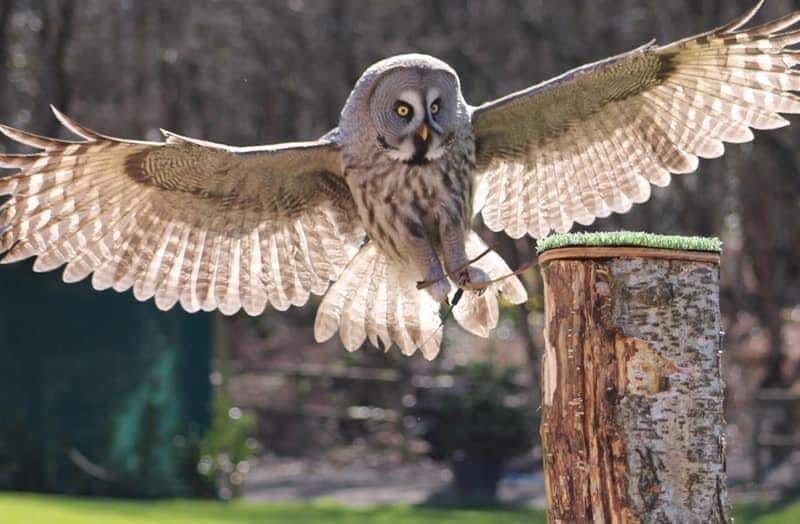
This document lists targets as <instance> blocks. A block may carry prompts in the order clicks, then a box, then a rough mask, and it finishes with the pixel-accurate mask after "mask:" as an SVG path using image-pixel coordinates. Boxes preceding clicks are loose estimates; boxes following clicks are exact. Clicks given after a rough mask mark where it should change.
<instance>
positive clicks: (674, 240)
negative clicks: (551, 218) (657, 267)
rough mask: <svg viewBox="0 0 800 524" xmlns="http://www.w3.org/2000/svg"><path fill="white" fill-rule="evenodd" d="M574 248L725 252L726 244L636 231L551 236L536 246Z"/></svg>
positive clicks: (546, 249) (540, 249)
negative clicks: (724, 245)
mask: <svg viewBox="0 0 800 524" xmlns="http://www.w3.org/2000/svg"><path fill="white" fill-rule="evenodd" d="M570 246H587V247H588V246H591V247H611V246H614V247H618V246H634V247H650V248H656V249H676V250H680V251H711V252H716V253H720V252H722V241H721V240H720V239H718V238H706V237H681V236H670V235H654V234H652V233H636V232H633V231H615V232H608V233H565V234H557V235H550V236H549V237H546V238H543V239H541V240H539V242H538V243H537V244H536V249H537V251H538V252H539V253H544V252H545V251H549V250H551V249H557V248H560V247H570Z"/></svg>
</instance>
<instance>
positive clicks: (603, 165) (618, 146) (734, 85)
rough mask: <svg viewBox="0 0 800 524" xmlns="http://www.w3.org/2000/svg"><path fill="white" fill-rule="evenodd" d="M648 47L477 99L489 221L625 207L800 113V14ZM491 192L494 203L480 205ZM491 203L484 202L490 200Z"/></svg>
mask: <svg viewBox="0 0 800 524" xmlns="http://www.w3.org/2000/svg"><path fill="white" fill-rule="evenodd" d="M762 4H763V0H762V1H761V2H759V4H758V5H756V6H755V7H754V8H753V9H751V10H750V11H749V12H748V13H746V14H745V15H744V16H742V17H740V18H739V19H737V20H735V21H734V22H732V23H730V24H728V25H726V26H723V27H721V28H719V29H717V30H714V31H710V32H708V33H705V34H702V35H698V36H695V37H691V38H687V39H685V40H682V41H679V42H675V43H673V44H669V45H666V46H662V47H657V46H655V45H647V46H645V47H642V48H640V49H637V50H634V51H632V52H629V53H625V54H623V55H620V56H617V57H614V58H611V59H608V60H604V61H602V62H598V63H596V64H591V65H588V66H584V67H581V68H579V69H576V70H573V71H571V72H569V73H566V74H565V75H562V76H560V77H558V78H556V79H553V80H550V81H548V82H545V83H543V84H541V85H538V86H534V87H531V88H529V89H526V90H523V91H520V92H518V93H515V94H512V95H509V96H507V97H504V98H501V99H499V100H495V101H492V102H488V103H486V104H484V105H482V106H480V107H477V108H475V110H474V112H473V118H472V122H473V128H474V131H475V136H476V140H477V160H478V166H479V170H480V171H482V173H483V175H482V177H483V178H482V180H481V183H482V187H483V190H484V191H482V192H479V194H482V195H483V196H484V197H485V198H483V199H481V198H480V197H478V198H477V199H478V200H479V203H478V204H476V211H477V210H479V209H480V210H481V212H482V214H483V218H484V221H485V223H486V225H487V226H488V227H489V228H490V229H492V230H494V231H501V230H504V231H506V232H507V233H508V234H509V235H510V236H512V237H514V238H519V237H521V236H523V235H525V234H528V235H531V236H533V237H542V236H545V235H547V234H548V233H549V232H550V231H552V230H555V231H567V230H569V229H570V228H571V227H572V225H573V223H574V222H578V223H581V224H589V223H591V222H592V221H593V220H594V219H595V218H596V217H604V216H608V215H609V214H610V213H611V212H618V213H619V212H625V211H627V210H628V209H630V207H631V205H632V204H633V203H639V202H644V201H646V200H647V199H648V198H649V197H650V193H651V184H654V185H657V186H665V185H667V184H668V183H669V181H670V175H671V174H673V173H676V174H677V173H690V172H693V171H695V170H696V169H697V166H698V157H703V158H716V157H718V156H721V155H722V154H723V152H724V150H725V149H724V146H723V142H735V143H741V142H748V141H750V140H752V139H753V133H752V132H751V130H750V128H755V129H774V128H777V127H782V126H784V125H787V124H788V121H787V120H786V119H784V118H782V117H781V116H780V113H800V98H798V97H797V96H796V95H795V94H793V93H792V91H798V90H800V73H799V72H798V71H797V70H795V69H794V66H796V65H798V64H800V58H798V51H796V50H792V49H788V48H787V47H788V46H792V45H795V44H798V43H800V31H798V30H797V29H796V27H794V26H796V24H797V23H798V22H800V12H795V13H793V14H790V15H788V16H785V17H783V18H781V19H778V20H775V21H772V22H769V23H766V24H763V25H760V26H757V27H752V28H749V29H745V30H740V28H741V27H742V26H744V25H745V24H746V23H747V22H748V21H749V20H750V19H751V18H752V17H753V16H754V15H755V14H756V12H757V11H758V10H759V8H760V7H761V5H762ZM480 200H483V202H480ZM481 204H483V205H481Z"/></svg>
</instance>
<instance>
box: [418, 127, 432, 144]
mask: <svg viewBox="0 0 800 524" xmlns="http://www.w3.org/2000/svg"><path fill="white" fill-rule="evenodd" d="M417 136H418V137H420V138H421V139H422V141H423V142H425V143H426V144H427V143H428V138H429V137H430V136H431V130H430V128H428V124H426V123H424V122H423V123H422V125H421V126H419V129H418V130H417Z"/></svg>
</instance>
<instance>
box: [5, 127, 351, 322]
mask: <svg viewBox="0 0 800 524" xmlns="http://www.w3.org/2000/svg"><path fill="white" fill-rule="evenodd" d="M56 116H57V117H58V118H59V120H61V122H62V123H63V124H64V125H65V126H66V127H67V128H68V129H69V130H71V131H72V132H74V133H75V134H77V135H78V136H80V137H81V138H83V139H84V140H83V141H79V142H66V141H62V140H56V139H52V138H45V137H40V136H36V135H32V134H30V133H26V132H23V131H19V130H16V129H12V128H9V127H6V126H0V133H2V134H5V135H6V136H8V137H9V138H11V139H13V140H16V141H17V142H20V143H22V144H24V145H27V146H31V147H34V148H36V149H39V150H40V151H38V152H37V153H33V154H29V155H0V168H11V169H17V170H18V172H17V173H14V174H11V175H6V176H0V199H2V200H0V255H3V256H2V258H1V259H0V262H1V263H9V262H15V261H18V260H22V259H25V258H28V257H34V256H35V257H37V259H36V263H35V264H34V269H35V270H37V271H48V270H52V269H55V268H57V267H60V266H61V265H64V264H66V267H65V269H64V280H65V281H66V282H76V281H78V280H81V279H83V278H86V277H88V276H89V275H90V274H92V285H93V286H94V287H95V289H99V290H100V289H108V288H113V289H115V290H116V291H125V290H128V289H131V288H132V289H133V293H134V296H135V297H136V298H137V299H139V300H148V299H150V298H155V302H156V305H157V306H158V307H159V308H161V309H170V308H172V307H173V306H175V304H177V303H180V304H181V306H183V308H184V309H186V310H187V311H189V312H194V311H198V310H200V309H203V310H206V311H211V310H214V309H219V310H220V311H221V312H222V313H224V314H233V313H235V312H237V311H239V310H240V309H242V308H243V309H244V310H245V311H246V312H247V313H249V314H251V315H258V314H260V313H261V312H262V311H264V309H265V308H266V306H267V304H268V303H271V304H272V306H273V307H275V308H276V309H279V310H285V309H287V308H288V307H289V306H291V305H295V306H300V305H303V304H305V303H306V302H307V301H308V299H309V294H310V293H314V294H320V295H321V294H323V293H325V291H326V290H327V288H328V285H329V283H330V281H332V280H336V279H337V278H338V277H339V275H340V274H341V272H342V271H343V269H344V268H345V266H346V265H347V263H348V262H349V261H350V259H351V258H352V256H353V255H354V254H355V253H356V252H357V251H358V248H359V246H360V244H361V243H362V242H363V238H364V234H365V233H364V230H363V227H362V226H361V223H360V222H359V220H358V215H357V213H356V210H355V202H354V201H353V197H352V195H351V194H350V190H349V189H348V187H347V183H346V181H345V179H344V177H343V173H342V167H341V152H340V148H339V146H338V143H337V141H336V140H335V134H334V135H329V136H326V137H323V138H322V139H320V140H317V141H313V142H300V143H291V144H276V145H269V146H257V147H247V148H240V147H232V146H226V145H222V144H212V143H210V142H205V141H199V140H193V139H188V138H185V137H180V136H178V135H175V134H173V133H169V132H165V134H166V137H167V138H166V141H165V142H138V141H131V140H121V139H116V138H111V137H107V136H104V135H100V134H98V133H96V132H94V131H91V130H89V129H86V128H84V127H82V126H80V125H78V124H77V123H75V122H73V121H72V120H70V119H68V118H67V117H66V116H64V115H62V114H60V113H58V112H56Z"/></svg>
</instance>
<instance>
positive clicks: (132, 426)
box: [0, 264, 212, 496]
mask: <svg viewBox="0 0 800 524" xmlns="http://www.w3.org/2000/svg"><path fill="white" fill-rule="evenodd" d="M211 340H212V337H211V320H210V316H209V315H203V314H200V315H187V314H185V313H183V312H182V311H179V310H177V309H176V310H174V311H171V312H169V313H163V312H160V311H158V310H157V309H156V307H155V305H154V304H153V303H152V302H149V303H144V304H141V303H138V302H136V301H135V300H134V299H133V297H132V296H131V294H130V293H126V294H122V295H120V294H117V293H114V292H111V291H107V292H103V293H98V292H95V291H93V290H92V289H91V286H90V284H89V283H88V281H87V282H82V283H80V284H78V285H66V284H63V283H62V282H61V280H60V274H58V272H56V273H48V274H44V275H34V274H33V273H32V272H31V268H30V264H17V265H13V266H0V489H23V490H36V491H42V490H44V491H55V492H70V493H74V492H81V493H93V494H107V495H131V496H172V495H190V494H192V492H193V490H194V486H193V485H192V484H193V482H194V481H195V479H196V459H197V444H198V441H199V439H200V437H201V436H202V435H203V434H204V433H205V431H206V430H207V428H208V426H209V422H210V420H209V419H210V388H209V380H208V377H209V366H210V353H211V351H210V346H211Z"/></svg>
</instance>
